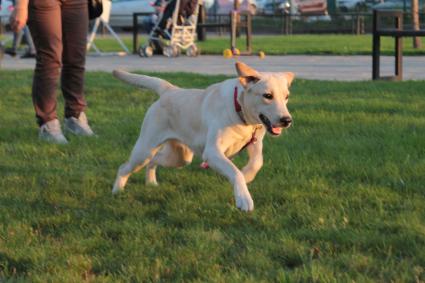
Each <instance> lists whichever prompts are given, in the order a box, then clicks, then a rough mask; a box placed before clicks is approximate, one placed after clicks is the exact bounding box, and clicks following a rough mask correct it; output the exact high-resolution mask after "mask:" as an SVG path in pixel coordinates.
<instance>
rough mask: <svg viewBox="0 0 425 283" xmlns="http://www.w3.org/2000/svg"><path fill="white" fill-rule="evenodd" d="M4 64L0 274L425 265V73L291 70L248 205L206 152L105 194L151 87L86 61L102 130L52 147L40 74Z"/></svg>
mask: <svg viewBox="0 0 425 283" xmlns="http://www.w3.org/2000/svg"><path fill="white" fill-rule="evenodd" d="M160 76H161V77H164V78H166V79H168V80H170V81H172V82H173V83H175V84H177V85H180V86H190V87H204V86H207V85H209V84H211V83H213V82H218V81H221V80H222V79H224V77H222V76H208V77H207V76H200V75H193V74H161V75H160ZM0 78H1V79H0V89H1V96H0V112H1V113H2V114H1V115H0V281H1V282H8V281H7V280H8V279H10V281H11V282H14V281H18V282H83V281H91V282H150V281H155V282H156V281H162V282H165V281H169V282H273V281H277V282H353V281H356V282H420V281H424V280H425V269H424V268H425V253H424V250H425V213H424V211H425V117H424V109H425V100H424V93H423V89H424V88H425V82H400V83H391V82H350V83H345V82H344V83H343V82H321V81H305V80H296V81H295V83H294V85H293V88H292V91H291V93H292V96H291V99H290V104H289V108H290V110H291V113H292V115H293V118H294V121H295V124H294V125H293V127H292V128H290V129H289V130H288V131H286V132H285V133H284V134H283V136H282V137H279V138H271V137H267V138H266V140H265V148H264V156H265V164H264V167H263V169H262V171H260V173H259V175H258V176H257V178H256V180H255V181H254V182H253V183H252V184H251V185H250V186H249V187H250V190H251V193H252V196H253V199H254V202H255V207H256V209H255V211H254V212H253V213H249V214H246V213H242V212H240V211H238V210H237V209H235V207H234V203H233V196H232V188H231V185H230V184H229V183H228V182H227V181H226V180H225V179H224V178H222V177H220V176H219V175H217V174H216V173H214V172H213V171H212V170H206V171H205V170H202V169H200V168H199V166H198V165H199V159H197V160H195V162H194V163H193V164H192V165H190V166H188V167H186V168H184V169H182V170H176V169H164V168H161V169H159V176H158V179H159V182H160V186H159V187H147V186H145V185H144V174H143V173H138V174H135V175H133V176H132V178H131V179H130V181H129V183H128V185H127V190H126V191H125V192H124V193H122V194H120V195H118V196H112V195H111V187H112V183H113V181H114V178H115V174H116V170H117V168H118V166H119V165H120V164H121V163H122V162H123V161H124V160H125V159H126V158H127V157H128V155H129V153H130V150H131V148H132V146H133V145H134V143H135V140H136V138H137V136H138V134H139V128H140V124H141V121H142V119H143V115H144V113H145V111H146V109H147V107H148V106H149V105H150V104H151V103H152V102H153V101H154V100H155V99H156V96H155V95H154V94H153V93H152V92H149V91H140V90H137V89H135V88H133V87H130V86H127V85H124V84H122V83H121V82H118V81H116V80H114V79H112V77H111V75H110V74H106V73H88V74H87V99H88V103H89V108H88V117H89V118H90V120H91V122H92V127H93V128H94V130H95V131H96V132H97V134H98V138H88V139H87V138H86V139H84V138H75V137H69V139H70V144H69V145H67V146H58V145H48V144H44V143H42V142H39V141H38V140H37V128H36V125H35V122H34V117H33V116H34V113H33V106H32V103H31V97H30V89H31V87H30V85H31V73H30V72H13V71H0ZM59 105H60V106H59V108H60V109H61V108H62V105H63V101H62V99H60V102H59ZM62 113H63V111H60V115H62ZM245 161H246V156H245V155H243V156H240V157H238V158H236V160H235V162H236V163H237V164H238V165H239V166H240V165H242V164H243V163H244V162H245Z"/></svg>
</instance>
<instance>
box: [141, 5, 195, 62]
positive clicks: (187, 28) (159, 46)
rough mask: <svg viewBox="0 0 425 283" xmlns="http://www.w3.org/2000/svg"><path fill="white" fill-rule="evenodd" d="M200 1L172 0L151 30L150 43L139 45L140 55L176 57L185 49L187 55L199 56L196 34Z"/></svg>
mask: <svg viewBox="0 0 425 283" xmlns="http://www.w3.org/2000/svg"><path fill="white" fill-rule="evenodd" d="M200 1H201V0H170V1H169V3H168V4H167V6H166V7H165V9H164V11H163V13H162V14H161V15H160V17H159V20H158V21H157V22H156V24H155V26H154V27H153V28H152V30H151V31H150V33H149V37H148V43H147V44H144V45H142V46H140V47H139V50H138V53H139V55H140V56H141V57H151V56H152V55H153V54H161V53H162V54H164V55H165V56H167V57H176V56H178V55H180V53H181V50H182V49H184V50H186V55H187V56H197V55H198V47H197V46H196V44H195V36H196V25H197V21H198V12H199V5H200V4H201V2H200Z"/></svg>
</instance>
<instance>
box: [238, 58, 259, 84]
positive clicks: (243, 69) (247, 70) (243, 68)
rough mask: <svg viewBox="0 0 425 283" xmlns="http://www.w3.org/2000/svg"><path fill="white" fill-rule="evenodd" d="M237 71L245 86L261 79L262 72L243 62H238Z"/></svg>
mask: <svg viewBox="0 0 425 283" xmlns="http://www.w3.org/2000/svg"><path fill="white" fill-rule="evenodd" d="M236 71H237V72H238V75H239V81H240V82H241V84H242V86H244V87H245V86H246V85H248V83H256V82H258V81H259V80H260V74H259V73H258V72H257V71H256V70H254V69H253V68H251V67H249V66H248V65H246V64H244V63H242V62H236Z"/></svg>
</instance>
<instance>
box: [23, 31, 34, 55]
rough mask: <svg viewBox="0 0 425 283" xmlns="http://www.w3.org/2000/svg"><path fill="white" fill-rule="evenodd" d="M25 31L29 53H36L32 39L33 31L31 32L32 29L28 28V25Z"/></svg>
mask: <svg viewBox="0 0 425 283" xmlns="http://www.w3.org/2000/svg"><path fill="white" fill-rule="evenodd" d="M23 32H24V36H25V39H26V41H27V44H28V53H29V54H35V46H34V41H33V40H32V36H31V32H30V29H29V28H28V26H25V27H24V29H23Z"/></svg>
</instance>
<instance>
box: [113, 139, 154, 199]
mask: <svg viewBox="0 0 425 283" xmlns="http://www.w3.org/2000/svg"><path fill="white" fill-rule="evenodd" d="M159 148H160V147H159V146H152V147H149V146H145V145H144V142H143V140H142V139H141V138H139V140H138V141H137V143H136V145H135V146H134V149H133V152H132V153H131V156H130V159H129V160H128V161H127V162H126V163H124V164H122V165H121V166H120V168H119V169H118V173H117V178H116V179H115V183H114V188H113V189H112V193H114V194H115V193H118V192H120V191H122V190H124V186H125V184H126V183H127V180H128V178H129V177H130V175H131V174H132V173H136V172H137V171H139V170H141V169H142V168H143V167H145V166H146V165H147V164H148V163H149V162H150V161H151V159H152V158H153V156H155V154H156V153H157V151H158V150H159Z"/></svg>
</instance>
